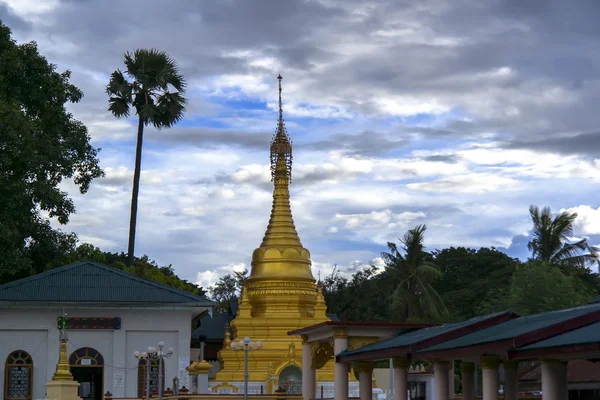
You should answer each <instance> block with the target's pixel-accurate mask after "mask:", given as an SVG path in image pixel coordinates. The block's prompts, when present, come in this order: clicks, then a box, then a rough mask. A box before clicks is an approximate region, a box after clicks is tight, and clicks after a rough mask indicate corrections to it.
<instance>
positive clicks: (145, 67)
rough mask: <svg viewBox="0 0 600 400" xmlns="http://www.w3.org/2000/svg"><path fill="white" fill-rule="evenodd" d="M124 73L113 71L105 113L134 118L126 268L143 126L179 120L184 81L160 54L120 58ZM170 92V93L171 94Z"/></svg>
mask: <svg viewBox="0 0 600 400" xmlns="http://www.w3.org/2000/svg"><path fill="white" fill-rule="evenodd" d="M124 62H125V73H123V72H122V71H121V70H119V69H117V70H116V71H114V72H113V73H112V74H111V76H110V81H109V82H108V85H107V86H106V93H107V94H108V96H109V98H108V110H109V111H110V112H111V113H112V114H113V115H114V116H115V117H117V118H123V117H128V116H129V115H130V113H131V109H132V108H133V110H134V111H135V113H136V114H137V116H138V131H137V143H136V152H135V168H134V174H133V188H132V194H131V214H130V221H129V244H128V248H127V254H128V258H127V264H128V265H131V263H132V262H133V257H134V252H135V229H136V223H137V204H138V195H139V190H140V176H141V169H142V146H143V142H144V126H147V125H149V124H152V125H154V127H155V128H156V129H162V128H170V127H172V126H173V125H175V124H176V123H177V122H178V121H180V120H181V119H182V118H183V113H184V111H185V104H186V99H185V97H183V94H184V92H185V86H186V84H185V79H184V77H183V75H181V74H180V73H179V67H178V66H177V63H176V62H175V60H173V59H172V58H171V57H169V56H168V55H167V53H165V52H164V51H160V50H156V49H137V50H135V51H134V52H133V54H131V53H129V52H127V53H125V55H124ZM173 89H174V90H173Z"/></svg>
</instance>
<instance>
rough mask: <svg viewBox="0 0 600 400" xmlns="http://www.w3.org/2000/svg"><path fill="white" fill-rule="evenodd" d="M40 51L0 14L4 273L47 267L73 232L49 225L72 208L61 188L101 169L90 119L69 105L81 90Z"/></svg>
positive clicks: (0, 250) (0, 254) (84, 182)
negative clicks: (19, 38)
mask: <svg viewBox="0 0 600 400" xmlns="http://www.w3.org/2000/svg"><path fill="white" fill-rule="evenodd" d="M69 78H70V72H69V71H65V72H63V73H59V72H57V71H56V67H55V66H54V65H53V64H50V63H49V62H48V61H47V60H46V59H45V58H44V57H43V56H42V55H40V54H39V53H38V49H37V45H36V43H35V42H31V43H24V44H17V43H16V42H15V41H14V40H12V39H11V31H10V29H9V28H8V27H7V26H5V25H3V24H2V22H1V21H0V129H1V135H0V187H1V188H2V189H1V190H0V275H16V274H19V273H31V272H36V271H40V269H43V268H45V266H46V263H47V259H48V257H50V258H52V257H53V256H58V255H60V254H64V252H65V251H68V249H70V248H72V247H73V246H74V244H75V241H76V237H75V235H73V234H68V233H64V232H62V231H60V230H56V229H52V227H51V226H50V223H49V221H48V218H47V216H49V217H56V219H57V220H58V222H59V223H60V224H66V223H67V222H68V221H69V216H70V215H71V214H72V213H73V212H74V211H75V206H74V205H73V201H72V200H71V199H70V198H69V197H68V195H67V193H66V192H64V191H62V190H61V189H60V188H59V185H60V183H61V182H62V181H63V180H64V179H70V178H73V182H74V183H75V185H77V186H78V187H79V190H80V191H81V193H85V192H87V191H88V189H89V187H90V184H91V182H92V181H93V180H94V179H95V178H98V177H100V176H102V175H103V172H102V170H101V169H100V167H99V164H98V158H97V153H98V149H96V148H94V147H92V145H91V144H90V137H89V135H88V131H87V129H86V127H85V126H84V125H83V124H82V123H81V122H80V121H77V120H76V119H74V118H73V116H72V115H71V114H70V113H69V112H67V110H66V108H65V105H66V104H68V103H77V102H79V101H80V100H81V98H82V97H83V93H82V92H81V91H80V90H79V89H78V88H77V87H75V86H74V85H72V84H71V83H69Z"/></svg>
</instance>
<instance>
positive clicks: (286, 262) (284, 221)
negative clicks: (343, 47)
mask: <svg viewBox="0 0 600 400" xmlns="http://www.w3.org/2000/svg"><path fill="white" fill-rule="evenodd" d="M278 80H279V120H278V124H277V129H276V132H275V135H274V136H273V139H272V141H271V152H270V153H271V176H272V180H273V183H274V189H273V207H272V210H271V217H270V220H269V225H268V227H267V230H266V233H265V236H264V238H263V241H262V243H261V245H260V247H259V248H257V249H256V250H254V252H253V253H252V269H251V272H250V276H249V278H248V279H247V280H246V282H245V283H244V287H243V289H242V294H241V299H240V303H239V308H238V312H237V316H236V317H235V319H234V320H233V321H232V322H231V333H232V337H233V339H230V337H229V334H228V333H226V335H225V343H224V347H223V349H222V350H221V351H220V352H219V361H220V364H221V370H220V371H219V372H217V374H216V375H215V377H214V379H213V381H215V383H219V384H220V385H221V387H229V388H231V386H232V384H233V383H236V385H235V386H237V387H240V386H238V385H237V383H239V382H243V381H244V354H243V352H238V351H234V350H232V349H231V348H230V343H231V340H233V341H240V340H242V339H244V338H245V337H249V338H250V339H251V340H252V341H254V342H256V341H261V342H262V343H263V347H262V349H261V350H260V351H252V352H250V353H249V354H248V366H249V368H248V370H249V379H248V380H249V382H250V384H249V388H250V389H249V390H252V388H256V387H257V386H258V387H260V385H265V388H264V390H265V393H273V391H274V390H276V389H277V388H278V386H285V382H280V379H281V380H286V379H288V375H289V373H290V372H291V373H292V374H293V375H294V377H296V376H299V377H300V379H301V375H296V374H294V371H293V370H294V368H293V367H295V369H296V372H298V373H299V372H300V370H301V368H302V339H301V338H300V337H290V336H288V332H289V331H292V330H295V329H299V328H303V327H306V326H310V325H314V324H318V323H320V322H324V321H329V318H328V317H327V316H326V315H325V312H326V309H327V307H326V306H325V300H324V298H323V293H322V291H321V287H320V284H317V283H316V282H315V278H314V277H313V274H312V272H311V261H310V252H309V251H308V250H307V249H305V248H304V247H303V246H302V243H301V242H300V238H299V237H298V233H297V232H296V227H295V226H294V221H293V219H292V212H291V208H290V193H289V184H290V182H291V176H292V144H291V141H290V138H289V136H288V135H287V132H286V129H285V125H284V122H283V112H282V103H281V76H278ZM288 367H292V368H288ZM317 381H319V382H333V360H329V361H328V362H327V363H325V365H322V366H321V368H320V369H319V370H318V371H317ZM298 383H299V382H298ZM236 392H237V391H236ZM240 392H241V391H240Z"/></svg>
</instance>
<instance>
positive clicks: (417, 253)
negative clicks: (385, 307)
mask: <svg viewBox="0 0 600 400" xmlns="http://www.w3.org/2000/svg"><path fill="white" fill-rule="evenodd" d="M426 229H427V226H426V225H418V226H416V227H415V228H414V229H411V230H409V231H408V232H406V233H405V234H404V236H403V237H402V238H401V239H399V240H400V244H401V245H402V253H401V252H400V251H399V250H398V247H397V246H396V244H394V243H391V242H388V244H387V245H388V248H389V250H390V251H389V253H385V252H384V253H381V257H382V258H383V260H384V262H385V268H386V272H387V273H388V274H389V276H390V277H391V278H392V279H393V280H394V281H396V282H398V283H397V286H396V289H395V290H394V292H393V294H392V298H391V307H390V308H391V311H392V315H393V318H394V319H397V320H399V321H401V322H437V321H441V320H443V319H444V317H445V316H446V315H447V314H448V310H447V309H446V306H445V305H444V302H443V301H442V299H441V297H440V296H439V295H438V293H437V292H436V291H435V289H434V288H433V287H432V286H431V282H433V281H434V280H437V279H439V278H441V277H442V273H441V272H440V270H439V269H438V267H437V266H436V265H435V264H433V263H432V262H431V261H429V260H427V253H425V251H424V246H423V239H424V233H425V230H426Z"/></svg>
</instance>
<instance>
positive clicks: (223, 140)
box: [146, 127, 272, 151]
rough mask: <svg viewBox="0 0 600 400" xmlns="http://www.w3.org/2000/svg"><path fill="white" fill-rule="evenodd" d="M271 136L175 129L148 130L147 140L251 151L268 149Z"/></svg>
mask: <svg viewBox="0 0 600 400" xmlns="http://www.w3.org/2000/svg"><path fill="white" fill-rule="evenodd" d="M271 136H272V134H271V133H270V132H264V133H253V132H244V131H232V130H227V129H215V128H194V127H175V128H173V129H171V130H169V132H168V134H164V132H158V131H156V130H154V129H152V130H149V131H148V134H147V136H146V137H147V138H148V140H150V141H154V142H159V143H173V144H191V145H195V146H198V147H201V148H209V149H210V148H215V147H219V146H225V145H226V146H233V147H242V148H245V149H251V150H261V151H265V149H268V148H269V143H270V141H271Z"/></svg>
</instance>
